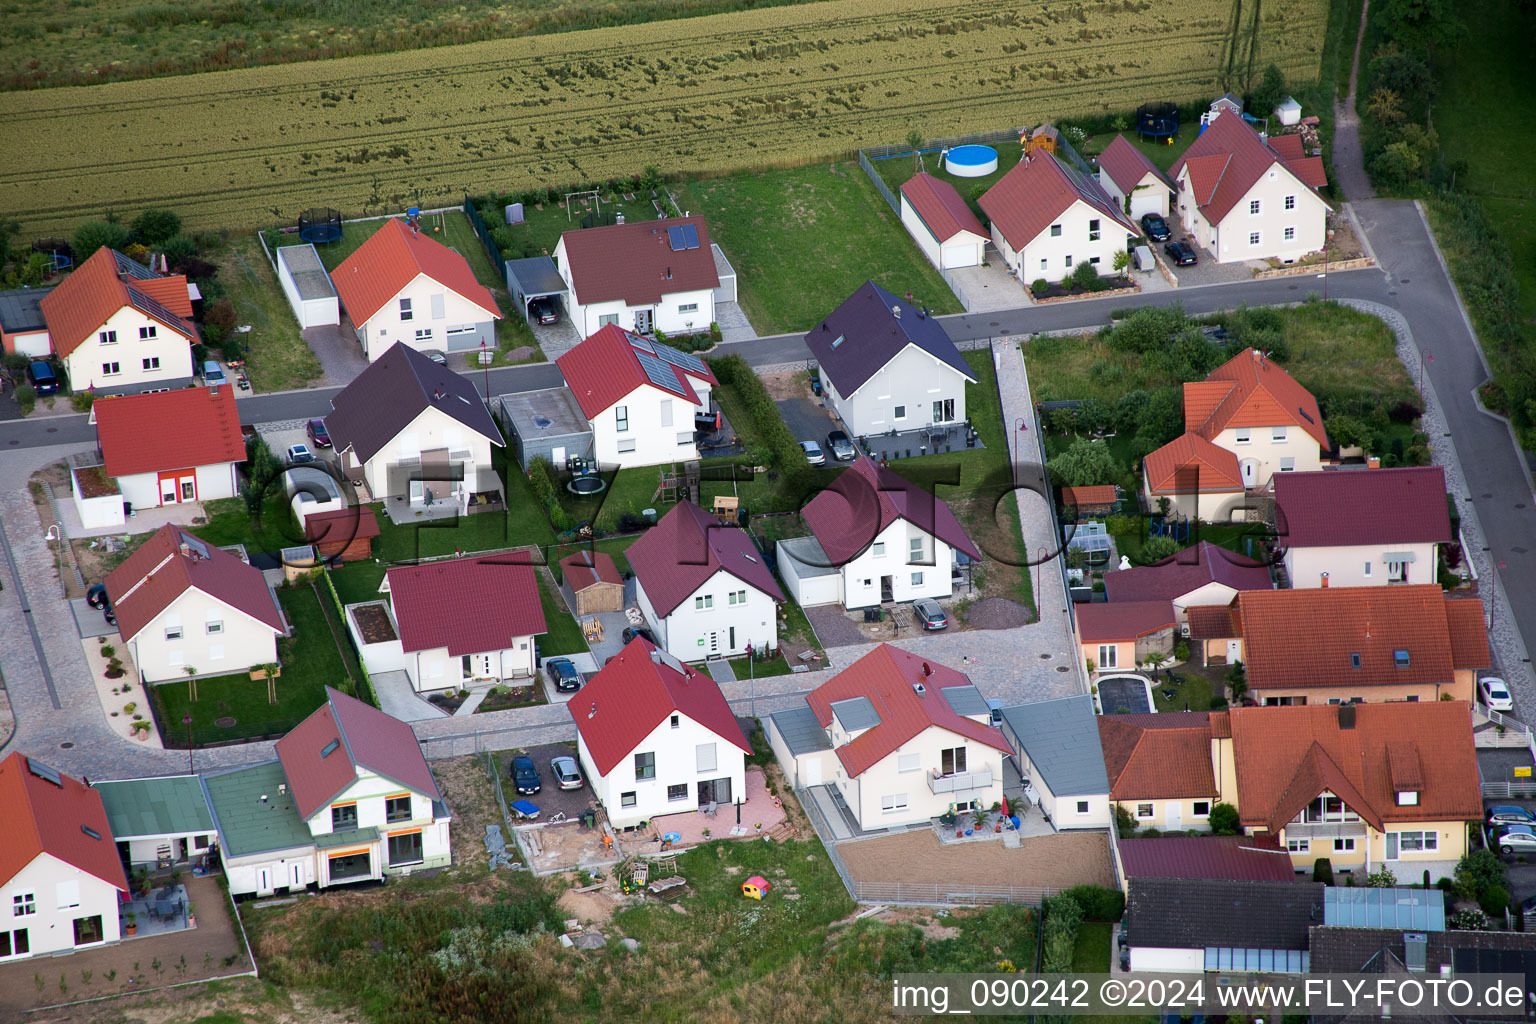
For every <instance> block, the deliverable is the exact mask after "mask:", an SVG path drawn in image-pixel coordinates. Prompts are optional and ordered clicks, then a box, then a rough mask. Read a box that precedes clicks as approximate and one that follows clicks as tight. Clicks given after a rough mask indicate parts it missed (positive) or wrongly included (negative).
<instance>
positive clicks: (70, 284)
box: [39, 248, 198, 358]
mask: <svg viewBox="0 0 1536 1024" xmlns="http://www.w3.org/2000/svg"><path fill="white" fill-rule="evenodd" d="M128 264H132V265H133V268H134V272H133V273H126V272H124V270H123V268H124V267H125V266H127V265H128ZM139 273H142V274H148V273H149V271H147V270H144V269H143V268H142V267H141V266H140V265H139V264H138V263H137V262H136V261H134V260H132V259H130V258H129V257H127V256H124V255H123V254H122V253H120V252H116V251H115V250H112V249H105V248H103V249H97V250H96V251H95V252H94V253H92V254H91V256H90V258H89V259H87V260H86V261H85V262H84V263H82V264H80V266H79V268H78V269H77V270H75V271H74V272H73V273H71V274H70V275H69V276H68V277H66V278H64V280H63V281H61V282H60V283H59V285H58V287H56V288H54V289H53V291H51V292H49V293H48V294H47V295H45V296H43V298H42V301H41V302H40V303H39V308H41V309H42V311H43V317H44V318H45V319H46V320H47V321H48V336H49V338H50V339H52V342H53V350H54V352H56V353H57V354H58V355H59V356H60V357H61V358H62V357H64V356H67V355H69V354H70V353H71V352H73V351H74V350H75V349H77V348H79V347H80V345H81V344H82V343H83V342H84V341H85V340H86V339H87V338H89V337H91V336H92V335H93V334H95V333H96V332H97V331H99V330H101V327H102V325H103V324H105V323H106V322H107V321H108V320H110V319H111V318H112V316H113V315H114V314H115V313H116V312H117V311H118V310H120V309H122V308H123V307H124V306H136V307H137V308H138V310H139V312H141V313H143V314H144V315H145V316H148V317H150V318H152V319H153V320H155V321H156V322H157V323H161V324H164V325H165V326H166V327H168V328H170V329H171V330H173V331H175V332H176V333H177V334H180V335H183V336H184V337H186V338H187V339H188V340H190V341H196V340H197V337H198V335H197V328H196V327H194V326H193V325H192V321H191V317H192V300H191V299H190V298H188V297H187V279H186V278H185V277H182V276H181V275H179V274H178V275H176V276H174V277H164V278H159V277H139V276H137V274H139ZM135 294H137V295H138V296H142V301H139V302H137V303H136V302H135ZM134 340H137V339H134ZM123 341H124V342H126V341H128V339H126V338H124V339H123Z"/></svg>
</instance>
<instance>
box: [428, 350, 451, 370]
mask: <svg viewBox="0 0 1536 1024" xmlns="http://www.w3.org/2000/svg"><path fill="white" fill-rule="evenodd" d="M421 354H422V355H424V356H426V357H427V358H428V359H430V360H432V361H433V362H434V363H436V364H437V365H438V366H447V365H448V353H446V352H442V351H440V350H438V349H435V348H429V349H426V350H424V351H423V352H422V353H421Z"/></svg>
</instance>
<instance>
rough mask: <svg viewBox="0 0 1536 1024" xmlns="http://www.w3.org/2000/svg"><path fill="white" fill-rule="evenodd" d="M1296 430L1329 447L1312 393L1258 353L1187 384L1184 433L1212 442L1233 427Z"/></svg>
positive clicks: (1254, 351)
mask: <svg viewBox="0 0 1536 1024" xmlns="http://www.w3.org/2000/svg"><path fill="white" fill-rule="evenodd" d="M1290 426H1295V427H1300V428H1301V429H1302V430H1305V431H1306V432H1307V433H1308V434H1310V435H1312V437H1314V438H1316V439H1317V443H1318V444H1319V445H1321V446H1322V447H1323V448H1327V447H1329V445H1328V433H1327V431H1325V430H1324V429H1323V414H1322V412H1321V411H1320V410H1319V409H1318V407H1317V399H1315V398H1313V397H1312V392H1310V391H1308V390H1307V389H1306V388H1304V387H1302V386H1301V385H1300V384H1298V383H1296V378H1294V377H1292V376H1291V375H1290V374H1288V373H1286V372H1285V370H1283V369H1281V368H1280V366H1279V364H1277V363H1276V362H1275V361H1274V360H1273V359H1266V358H1264V354H1263V353H1262V352H1259V351H1258V350H1257V349H1252V348H1248V349H1244V350H1243V351H1241V352H1239V353H1238V354H1237V355H1235V356H1233V357H1232V358H1231V359H1229V360H1227V361H1226V362H1225V363H1222V364H1221V365H1220V366H1218V367H1216V369H1214V370H1212V371H1211V372H1210V374H1209V375H1208V376H1207V377H1206V378H1205V380H1203V381H1196V382H1193V383H1189V384H1185V385H1184V429H1185V430H1188V431H1190V432H1192V433H1196V434H1199V435H1200V436H1201V437H1203V438H1205V439H1206V440H1212V439H1214V438H1215V437H1216V435H1218V434H1220V433H1221V432H1222V431H1223V430H1226V429H1227V428H1228V427H1290Z"/></svg>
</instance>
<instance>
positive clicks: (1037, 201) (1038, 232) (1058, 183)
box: [980, 149, 1141, 283]
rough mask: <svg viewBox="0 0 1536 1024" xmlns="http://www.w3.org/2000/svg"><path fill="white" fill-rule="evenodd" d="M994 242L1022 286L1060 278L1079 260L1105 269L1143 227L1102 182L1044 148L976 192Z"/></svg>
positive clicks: (1108, 270)
mask: <svg viewBox="0 0 1536 1024" xmlns="http://www.w3.org/2000/svg"><path fill="white" fill-rule="evenodd" d="M980 202H981V209H982V212H983V213H985V214H986V215H987V216H988V217H989V218H991V221H992V242H993V244H994V245H996V246H997V251H998V252H1000V253H1002V256H1003V260H1004V261H1005V262H1006V263H1007V264H1008V266H1009V268H1010V269H1011V270H1012V271H1013V272H1014V274H1015V276H1017V278H1018V279H1019V282H1020V283H1027V282H1030V281H1037V280H1041V279H1044V280H1046V281H1061V280H1064V279H1066V278H1068V277H1071V276H1072V272H1073V271H1074V270H1076V269H1077V268H1078V267H1079V266H1081V265H1082V264H1084V263H1090V264H1092V265H1093V266H1094V267H1096V268H1097V269H1098V271H1099V273H1101V274H1109V273H1110V272H1111V270H1112V269H1113V267H1114V260H1115V255H1116V254H1117V253H1122V252H1125V251H1126V249H1127V246H1128V245H1129V244H1130V242H1131V241H1132V239H1135V238H1139V237H1140V236H1141V232H1140V231H1139V230H1138V229H1137V227H1136V225H1135V224H1134V223H1133V222H1132V221H1131V219H1130V217H1128V216H1126V213H1125V208H1124V207H1123V206H1121V205H1120V204H1119V203H1117V202H1115V200H1113V199H1111V198H1110V196H1109V194H1108V193H1106V192H1105V191H1104V189H1102V188H1100V187H1099V183H1098V182H1097V181H1095V180H1093V179H1092V178H1090V177H1088V176H1087V175H1085V174H1083V173H1082V172H1081V171H1079V170H1078V169H1077V168H1075V167H1073V166H1071V165H1070V164H1068V163H1066V162H1065V161H1063V160H1058V159H1057V158H1056V157H1055V156H1053V155H1052V154H1051V153H1049V152H1046V151H1045V150H1043V149H1036V150H1031V151H1029V152H1026V153H1025V155H1024V159H1022V160H1020V161H1019V162H1018V163H1017V164H1015V165H1014V167H1013V168H1012V169H1011V170H1009V172H1008V173H1007V174H1005V175H1003V176H1002V177H1001V178H1000V179H998V182H997V184H996V185H993V186H992V187H991V188H989V189H988V190H987V191H986V193H985V194H984V195H982V197H981V201H980Z"/></svg>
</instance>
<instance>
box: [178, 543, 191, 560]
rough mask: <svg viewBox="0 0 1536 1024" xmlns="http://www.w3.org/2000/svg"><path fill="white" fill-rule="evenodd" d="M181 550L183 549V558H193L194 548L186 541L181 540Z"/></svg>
mask: <svg viewBox="0 0 1536 1024" xmlns="http://www.w3.org/2000/svg"><path fill="white" fill-rule="evenodd" d="M180 550H181V557H182V558H191V557H192V548H191V547H190V546H188V544H187V542H186V541H182V542H181V545H180Z"/></svg>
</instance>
